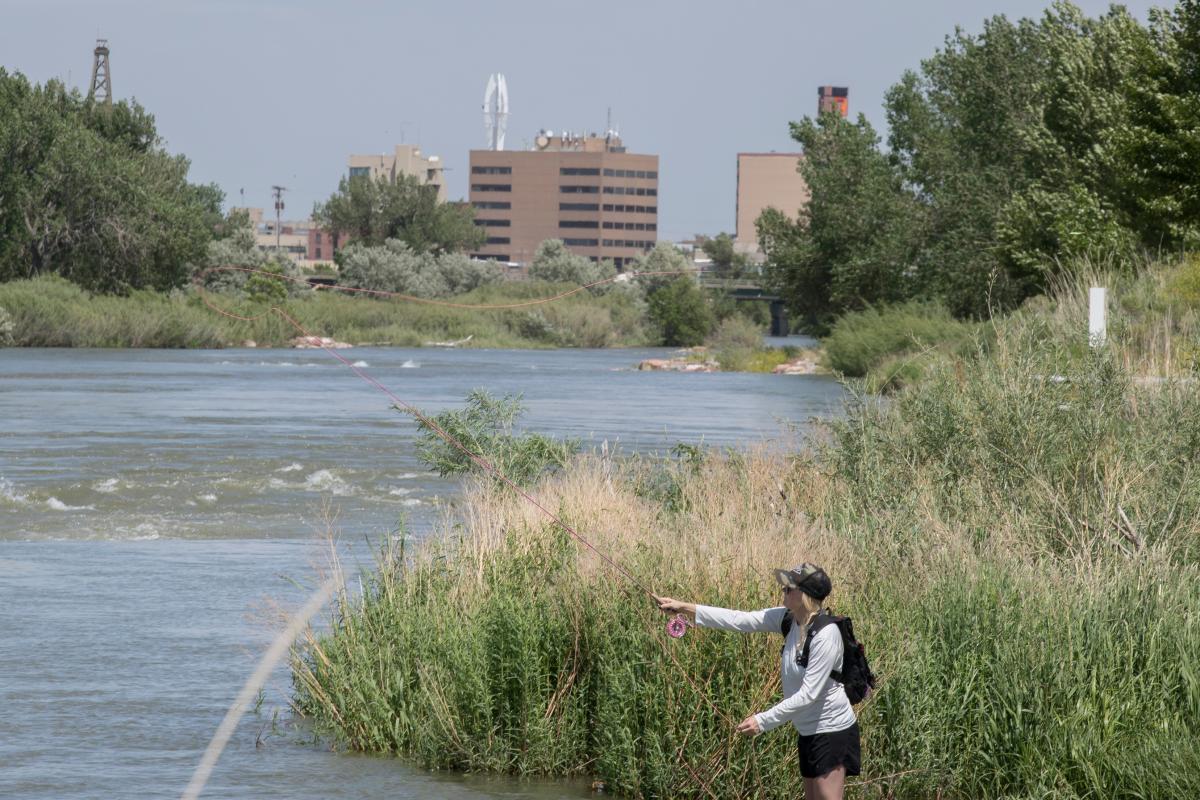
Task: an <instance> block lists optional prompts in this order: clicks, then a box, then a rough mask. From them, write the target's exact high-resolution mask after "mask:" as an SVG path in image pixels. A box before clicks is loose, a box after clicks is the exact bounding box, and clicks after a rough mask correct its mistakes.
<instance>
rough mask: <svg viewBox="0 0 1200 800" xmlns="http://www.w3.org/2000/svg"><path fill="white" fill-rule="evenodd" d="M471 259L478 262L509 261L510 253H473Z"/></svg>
mask: <svg viewBox="0 0 1200 800" xmlns="http://www.w3.org/2000/svg"><path fill="white" fill-rule="evenodd" d="M471 258H473V259H475V260H476V261H508V253H504V254H503V255H497V254H494V253H471Z"/></svg>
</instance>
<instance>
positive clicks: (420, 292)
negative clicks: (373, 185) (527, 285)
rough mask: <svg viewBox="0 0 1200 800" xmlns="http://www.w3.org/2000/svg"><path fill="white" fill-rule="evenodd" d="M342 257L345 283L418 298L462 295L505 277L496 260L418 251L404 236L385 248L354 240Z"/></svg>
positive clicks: (387, 244) (389, 241)
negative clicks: (406, 241)
mask: <svg viewBox="0 0 1200 800" xmlns="http://www.w3.org/2000/svg"><path fill="white" fill-rule="evenodd" d="M341 259H342V263H341V283H342V284H343V285H345V286H352V287H355V288H359V289H370V290H372V291H378V292H396V293H400V294H408V295H413V296H415V297H446V296H448V295H451V294H460V293H462V292H467V291H470V290H471V289H474V288H476V287H478V286H483V285H485V284H489V283H495V282H496V281H499V280H501V279H502V278H503V270H502V268H501V267H499V266H497V265H496V264H495V263H494V262H491V261H473V260H471V259H469V258H468V257H467V256H465V255H463V254H461V253H443V254H442V255H435V254H434V253H430V252H417V251H415V250H413V249H412V248H411V247H409V246H408V244H407V243H405V242H404V241H402V240H400V239H388V240H387V241H386V242H384V244H383V246H381V247H372V246H369V245H364V244H362V243H360V242H352V243H351V244H350V245H348V246H347V247H346V248H345V249H344V250H343V251H342V253H341ZM364 296H365V295H364Z"/></svg>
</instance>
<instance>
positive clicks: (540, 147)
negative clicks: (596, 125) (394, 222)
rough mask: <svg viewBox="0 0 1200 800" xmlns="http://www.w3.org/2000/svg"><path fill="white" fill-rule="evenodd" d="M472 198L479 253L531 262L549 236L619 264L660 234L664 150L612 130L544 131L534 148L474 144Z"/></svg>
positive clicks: (650, 244)
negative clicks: (650, 150)
mask: <svg viewBox="0 0 1200 800" xmlns="http://www.w3.org/2000/svg"><path fill="white" fill-rule="evenodd" d="M470 163H471V166H470V169H471V174H470V195H469V197H470V202H471V205H472V206H473V207H474V208H475V223H476V224H477V225H480V226H482V227H483V228H485V229H486V230H487V241H486V243H485V244H484V246H483V247H481V248H480V249H479V251H478V252H476V253H473V255H474V256H475V257H477V258H488V259H495V260H498V261H506V262H512V263H519V264H528V263H529V262H530V261H531V260H532V259H533V255H534V253H535V252H536V251H537V247H538V245H539V244H541V243H542V242H543V241H545V240H546V239H561V240H562V241H563V243H564V244H565V245H566V246H567V248H568V249H570V250H571V251H572V252H574V253H578V254H579V255H583V256H587V257H588V258H590V259H592V260H593V261H597V260H601V259H612V260H613V262H614V263H616V265H617V268H618V269H621V268H623V267H624V266H625V265H626V264H628V263H630V262H631V261H633V260H634V259H636V258H637V257H638V256H640V255H642V254H643V253H644V252H646V251H647V250H649V249H651V248H652V247H654V244H655V242H656V241H657V239H658V156H655V155H642V154H635V153H628V152H626V150H625V147H624V145H623V144H622V143H621V139H620V137H619V136H617V135H616V134H614V133H609V134H608V135H606V136H597V135H594V134H592V135H573V134H559V135H555V134H554V133H552V132H550V131H543V132H541V133H539V134H538V136H537V138H536V139H535V141H534V149H532V150H472V151H471V156H470Z"/></svg>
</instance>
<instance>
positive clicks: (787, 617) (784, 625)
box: [779, 611, 795, 639]
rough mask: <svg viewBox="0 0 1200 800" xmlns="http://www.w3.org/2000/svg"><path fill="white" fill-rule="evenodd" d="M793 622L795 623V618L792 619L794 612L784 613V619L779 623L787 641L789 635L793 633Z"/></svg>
mask: <svg viewBox="0 0 1200 800" xmlns="http://www.w3.org/2000/svg"><path fill="white" fill-rule="evenodd" d="M793 622H795V618H793V617H792V612H790V611H785V612H783V619H781V620H780V621H779V632H780V633H782V634H783V638H784V639H786V638H787V635H788V633H790V632H791V630H792V623H793Z"/></svg>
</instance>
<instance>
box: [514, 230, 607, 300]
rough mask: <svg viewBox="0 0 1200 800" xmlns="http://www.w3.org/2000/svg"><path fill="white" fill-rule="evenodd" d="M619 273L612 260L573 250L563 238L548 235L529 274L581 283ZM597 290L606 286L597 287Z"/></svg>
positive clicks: (538, 250) (560, 281) (603, 278)
mask: <svg viewBox="0 0 1200 800" xmlns="http://www.w3.org/2000/svg"><path fill="white" fill-rule="evenodd" d="M616 274H617V268H616V267H615V266H613V263H612V262H611V261H592V260H591V259H589V258H587V257H586V256H581V255H578V254H576V253H572V252H571V251H570V250H568V249H567V246H566V245H565V244H563V243H562V240H561V239H547V240H546V241H544V242H542V243H541V244H540V245H538V249H537V252H535V253H534V254H533V261H531V262H530V264H529V277H530V278H533V279H535V280H540V281H549V282H551V283H574V284H578V285H580V286H587V285H588V284H592V283H596V282H597V281H603V280H607V279H609V278H612V277H613V276H615V275H616ZM593 288H594V290H595V291H596V292H602V291H604V288H605V287H603V286H597V287H593Z"/></svg>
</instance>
